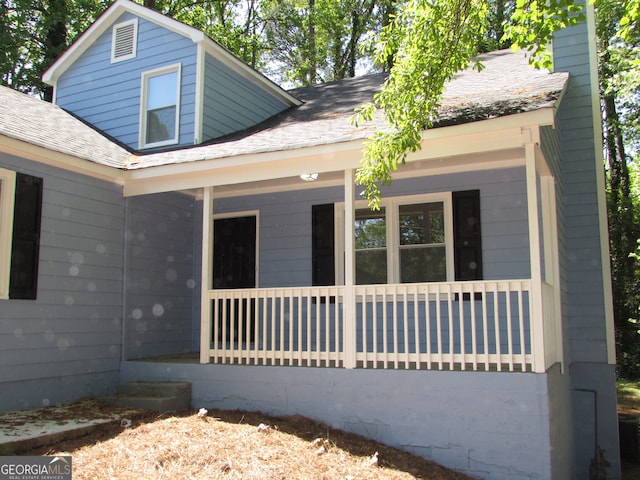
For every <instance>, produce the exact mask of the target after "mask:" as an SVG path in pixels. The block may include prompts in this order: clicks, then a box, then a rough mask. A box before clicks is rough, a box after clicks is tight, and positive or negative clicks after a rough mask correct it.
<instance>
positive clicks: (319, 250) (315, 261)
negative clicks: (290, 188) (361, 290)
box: [311, 203, 336, 286]
mask: <svg viewBox="0 0 640 480" xmlns="http://www.w3.org/2000/svg"><path fill="white" fill-rule="evenodd" d="M334 217H335V215H334V208H333V203H329V204H326V205H313V206H312V207H311V222H312V228H311V230H312V240H311V251H312V254H311V258H312V270H313V271H312V285H314V286H325V285H335V283H336V273H335V240H334V222H335V218H334Z"/></svg>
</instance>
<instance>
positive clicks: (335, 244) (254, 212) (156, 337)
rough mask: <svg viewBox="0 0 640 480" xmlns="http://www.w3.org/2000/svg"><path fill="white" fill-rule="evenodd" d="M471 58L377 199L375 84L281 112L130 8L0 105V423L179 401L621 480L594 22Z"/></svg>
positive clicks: (262, 86)
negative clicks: (544, 53) (147, 400)
mask: <svg viewBox="0 0 640 480" xmlns="http://www.w3.org/2000/svg"><path fill="white" fill-rule="evenodd" d="M587 10H588V13H589V21H587V22H586V23H584V24H582V25H579V26H577V27H573V28H571V29H567V30H564V31H562V32H560V33H559V34H558V35H557V36H556V39H555V41H554V44H553V48H554V50H555V52H554V53H555V56H554V59H555V71H554V72H553V73H550V72H546V71H536V70H533V69H531V68H530V67H529V66H528V65H527V61H526V59H525V58H524V56H523V55H521V54H516V53H512V52H507V51H500V52H494V53H490V54H487V55H485V56H484V57H483V62H484V64H485V67H486V68H485V70H483V71H482V72H480V73H478V72H475V71H471V70H469V71H465V72H462V73H460V74H459V75H458V76H457V77H456V78H455V79H454V80H453V81H452V82H450V84H449V85H448V86H447V90H446V93H445V96H444V98H443V101H442V105H441V112H440V113H441V114H440V116H439V118H438V120H437V123H436V125H435V126H434V128H433V129H430V130H428V131H426V132H424V143H423V148H422V150H421V151H419V152H417V153H415V154H411V155H410V156H409V158H408V161H407V164H406V165H403V166H402V167H401V168H400V169H399V170H398V172H397V173H396V174H395V176H394V181H393V183H392V184H391V185H390V186H388V187H385V188H384V196H383V202H382V209H381V210H380V211H376V212H372V211H370V210H368V209H367V208H366V205H365V204H364V203H363V201H362V199H361V197H360V192H359V189H358V186H357V185H356V184H355V182H354V171H355V169H357V168H358V165H359V160H360V158H361V152H362V145H363V142H365V141H366V138H367V137H368V136H369V135H370V134H371V133H372V132H373V131H375V130H376V129H378V128H385V126H384V124H383V122H382V121H381V119H379V118H378V119H376V120H375V121H374V122H371V123H369V124H366V125H361V126H360V127H357V128H356V127H354V126H352V125H350V124H349V122H348V118H349V116H350V115H351V113H352V111H353V108H354V107H355V106H358V105H359V104H361V103H363V102H364V101H367V100H369V99H370V98H371V95H372V94H373V92H374V91H376V90H377V89H378V88H380V85H381V83H382V81H383V79H384V77H383V76H380V75H372V76H366V77H362V78H355V79H348V80H344V81H340V82H335V83H329V84H325V85H318V86H313V87H308V88H303V89H298V90H293V91H285V90H283V89H281V88H280V87H278V86H277V85H275V84H273V83H272V82H270V81H269V80H267V79H266V78H265V77H263V76H262V75H260V74H258V73H256V72H255V71H253V70H251V69H249V68H248V67H247V66H246V65H244V64H243V63H241V62H239V61H238V60H237V59H236V58H234V57H233V56H232V55H231V54H230V53H229V52H227V51H226V50H224V49H223V48H222V47H220V46H219V45H218V44H216V43H215V42H214V41H212V40H211V39H209V38H207V37H206V36H204V35H203V34H202V33H201V32H198V31H197V30H194V29H193V28H191V27H188V26H186V25H183V24H181V23H179V22H176V21H174V20H172V19H169V18H166V17H164V16H162V15H160V14H158V13H157V12H154V11H151V10H148V9H146V8H144V7H142V6H140V5H137V4H135V3H133V2H130V1H128V0H116V1H115V2H114V3H113V4H112V5H111V6H110V7H109V8H108V9H107V10H106V11H105V12H104V13H103V15H101V16H100V17H99V18H98V19H97V21H96V22H95V23H94V24H93V25H92V26H91V27H90V28H89V29H88V30H87V31H86V32H85V33H84V34H83V35H82V36H81V37H80V38H79V39H78V40H77V41H76V42H75V43H74V44H73V45H72V46H71V47H70V48H69V50H68V51H67V52H65V53H64V54H63V55H62V56H61V57H60V58H59V59H58V60H57V61H56V62H55V63H54V64H53V66H52V67H51V68H50V69H49V70H48V71H47V72H46V73H45V75H44V80H45V81H46V82H47V83H49V84H51V85H52V86H53V87H54V98H55V101H54V103H55V105H52V104H48V103H45V102H42V101H39V100H36V99H33V98H30V97H27V96H25V95H22V94H20V93H17V92H15V91H12V90H9V89H7V88H3V87H0V105H1V108H0V202H1V203H0V212H1V213H0V326H1V327H2V328H1V329H0V356H1V358H2V363H1V365H0V372H1V375H0V385H1V387H2V395H0V408H1V409H3V410H7V409H15V408H23V407H31V406H41V405H49V404H55V403H59V402H67V401H71V400H74V399H76V398H79V397H84V396H89V395H95V396H99V395H104V394H107V393H109V392H111V391H113V390H114V389H115V386H116V385H117V384H118V383H119V382H124V381H128V380H187V381H189V382H191V383H192V388H193V405H192V406H193V407H194V408H199V407H214V408H231V409H236V408H239V409H248V410H261V411H264V412H268V413H271V414H302V415H306V416H310V417H313V418H316V419H318V420H321V421H324V422H326V423H329V424H331V425H334V426H337V427H340V428H343V429H346V430H350V431H354V432H357V433H361V434H363V435H366V436H368V437H372V438H375V439H377V440H380V441H382V442H385V443H387V444H391V445H394V446H398V447H400V448H403V449H405V450H409V451H411V452H414V453H416V454H419V455H422V456H425V457H427V458H431V459H433V460H435V461H437V462H440V463H442V464H444V465H446V466H448V467H451V468H455V469H458V470H460V471H463V472H465V473H468V474H470V475H473V476H477V477H479V478H486V479H489V478H490V479H507V478H508V479H533V478H554V479H567V478H576V479H579V478H587V477H588V475H589V468H590V464H592V463H594V462H595V460H594V459H595V458H597V452H598V450H599V449H603V450H604V455H605V458H606V460H607V461H608V462H610V464H611V466H610V467H609V469H608V470H607V474H608V477H607V478H619V475H620V462H619V454H618V450H619V449H618V439H617V416H616V401H615V352H614V344H613V321H612V307H611V287H610V273H609V263H608V262H609V259H608V246H607V227H606V214H605V196H604V193H605V191H604V172H603V168H602V159H601V154H600V152H601V148H600V147H601V145H600V132H599V128H600V127H599V118H598V116H599V110H598V108H599V107H598V96H597V95H598V91H597V82H596V80H595V79H596V69H595V45H594V40H593V39H594V34H593V22H592V20H593V19H592V14H593V11H592V6H588V7H587Z"/></svg>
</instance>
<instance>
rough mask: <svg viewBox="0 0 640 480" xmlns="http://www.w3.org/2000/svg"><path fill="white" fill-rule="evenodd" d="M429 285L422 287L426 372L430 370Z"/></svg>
mask: <svg viewBox="0 0 640 480" xmlns="http://www.w3.org/2000/svg"><path fill="white" fill-rule="evenodd" d="M429 294H430V288H429V285H425V286H424V304H425V305H424V311H425V319H424V320H425V332H426V335H427V343H426V347H427V349H426V354H427V370H431V300H430V299H429Z"/></svg>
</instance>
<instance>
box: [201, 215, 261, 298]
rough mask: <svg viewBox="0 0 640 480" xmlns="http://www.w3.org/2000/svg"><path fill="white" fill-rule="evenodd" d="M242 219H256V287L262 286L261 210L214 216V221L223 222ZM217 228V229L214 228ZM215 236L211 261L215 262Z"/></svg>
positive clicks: (212, 236)
mask: <svg viewBox="0 0 640 480" xmlns="http://www.w3.org/2000/svg"><path fill="white" fill-rule="evenodd" d="M240 217H256V265H255V267H256V286H255V288H258V287H259V286H260V210H246V211H242V212H226V213H215V214H213V221H214V222H215V221H216V220H221V219H225V218H240ZM214 228H215V227H214ZM213 238H214V235H211V259H210V261H211V262H213V255H214V253H213V251H214V249H215V248H216V246H215V245H214V244H213V243H214V242H213Z"/></svg>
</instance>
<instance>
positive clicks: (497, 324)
mask: <svg viewBox="0 0 640 480" xmlns="http://www.w3.org/2000/svg"><path fill="white" fill-rule="evenodd" d="M498 291H499V288H498V286H497V285H496V288H495V289H494V290H492V294H493V324H494V328H495V335H494V337H495V339H494V342H495V344H496V357H497V358H498V360H497V361H496V363H497V367H498V371H499V372H501V371H502V347H501V345H500V342H501V338H500V312H499V307H498Z"/></svg>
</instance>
